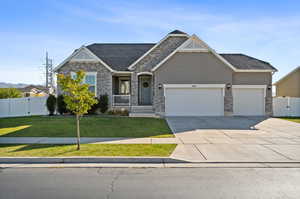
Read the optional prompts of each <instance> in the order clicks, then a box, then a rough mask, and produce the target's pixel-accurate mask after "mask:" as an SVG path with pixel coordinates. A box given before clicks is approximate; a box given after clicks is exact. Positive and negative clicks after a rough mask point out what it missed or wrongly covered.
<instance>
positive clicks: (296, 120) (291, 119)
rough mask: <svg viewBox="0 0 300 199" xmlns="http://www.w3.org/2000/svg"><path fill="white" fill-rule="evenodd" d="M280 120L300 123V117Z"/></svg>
mask: <svg viewBox="0 0 300 199" xmlns="http://www.w3.org/2000/svg"><path fill="white" fill-rule="evenodd" d="M280 119H284V120H288V121H291V122H297V123H300V117H281V118H280Z"/></svg>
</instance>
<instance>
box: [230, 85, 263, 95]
mask: <svg viewBox="0 0 300 199" xmlns="http://www.w3.org/2000/svg"><path fill="white" fill-rule="evenodd" d="M232 88H261V89H264V97H266V94H267V85H232Z"/></svg>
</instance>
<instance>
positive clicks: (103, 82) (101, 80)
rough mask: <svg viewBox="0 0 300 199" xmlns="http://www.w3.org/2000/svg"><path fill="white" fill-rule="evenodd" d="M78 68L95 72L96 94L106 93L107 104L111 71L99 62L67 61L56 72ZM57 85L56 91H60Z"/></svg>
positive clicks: (69, 71)
mask: <svg viewBox="0 0 300 199" xmlns="http://www.w3.org/2000/svg"><path fill="white" fill-rule="evenodd" d="M78 70H84V71H86V72H97V96H99V95H104V94H107V95H108V97H109V106H110V107H111V102H112V73H111V72H110V71H109V70H108V69H107V68H106V67H105V66H103V65H102V64H101V63H99V62H68V63H66V64H65V65H64V66H63V67H61V68H60V69H58V71H57V72H58V73H62V74H70V73H71V72H76V71H78ZM60 92H61V91H60V89H59V87H58V93H60Z"/></svg>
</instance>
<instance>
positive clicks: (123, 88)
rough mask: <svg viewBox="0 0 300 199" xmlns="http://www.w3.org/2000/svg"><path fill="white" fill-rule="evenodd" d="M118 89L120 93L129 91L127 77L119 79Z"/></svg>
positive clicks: (124, 93) (123, 93)
mask: <svg viewBox="0 0 300 199" xmlns="http://www.w3.org/2000/svg"><path fill="white" fill-rule="evenodd" d="M119 91H120V94H121V95H128V94H129V93H130V81H129V79H127V78H120V79H119Z"/></svg>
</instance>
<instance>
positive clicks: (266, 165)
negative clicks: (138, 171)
mask: <svg viewBox="0 0 300 199" xmlns="http://www.w3.org/2000/svg"><path fill="white" fill-rule="evenodd" d="M17 168H55V169H57V168H224V169H226V168H235V169H243V168H260V169H263V168H266V169H268V168H296V169H299V168H300V162H298V163H51V164H48V163H24V164H13V163H9V164H2V163H0V171H1V169H17Z"/></svg>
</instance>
